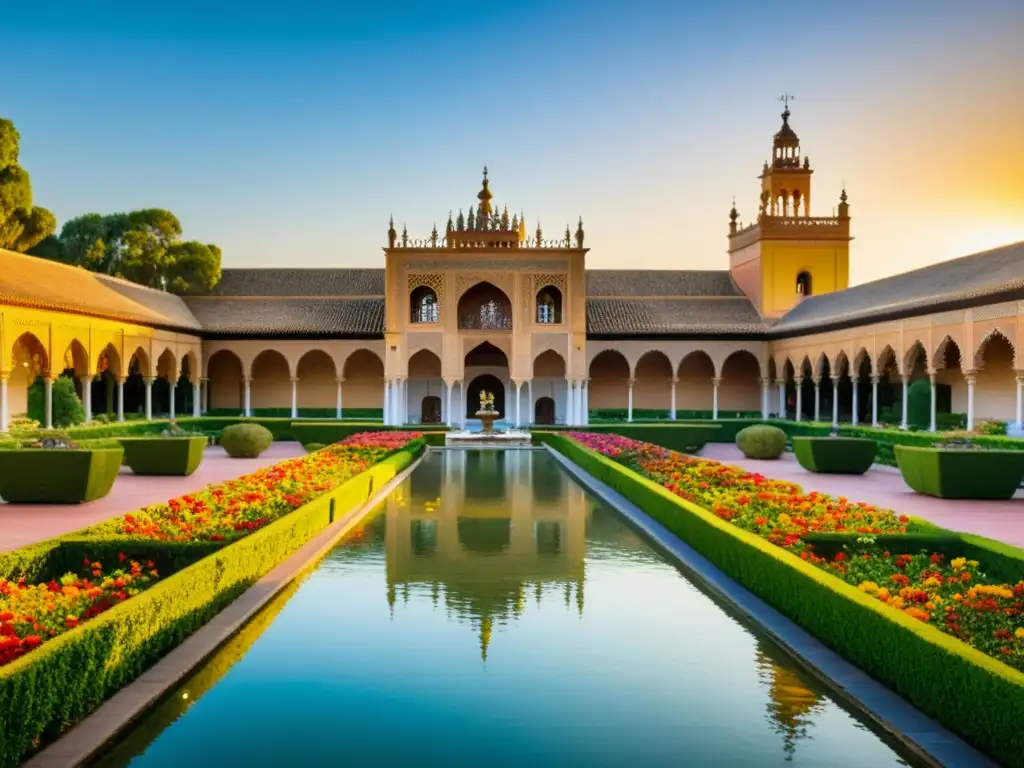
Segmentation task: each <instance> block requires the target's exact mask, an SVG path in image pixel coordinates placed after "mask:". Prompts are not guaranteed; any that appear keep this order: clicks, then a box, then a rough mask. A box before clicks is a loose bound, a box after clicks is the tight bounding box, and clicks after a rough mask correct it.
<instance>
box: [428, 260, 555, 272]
mask: <svg viewBox="0 0 1024 768" xmlns="http://www.w3.org/2000/svg"><path fill="white" fill-rule="evenodd" d="M413 263H414V264H415V266H416V269H417V270H423V271H426V270H437V269H450V270H481V269H493V270H500V271H504V270H509V269H514V270H517V271H521V270H537V271H545V270H549V271H555V270H559V269H568V268H569V262H568V261H524V260H520V259H517V258H515V257H512V258H508V259H473V260H472V261H466V260H456V259H424V260H422V261H420V260H419V259H417V260H416V261H415V262H413Z"/></svg>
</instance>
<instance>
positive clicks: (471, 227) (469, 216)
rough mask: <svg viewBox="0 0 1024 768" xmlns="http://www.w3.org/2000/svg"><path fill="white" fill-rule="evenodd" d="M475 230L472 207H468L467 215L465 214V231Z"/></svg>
mask: <svg viewBox="0 0 1024 768" xmlns="http://www.w3.org/2000/svg"><path fill="white" fill-rule="evenodd" d="M474 229H476V214H475V213H474V212H473V206H472V205H471V206H469V213H468V214H466V231H467V232H472V231H473V230H474Z"/></svg>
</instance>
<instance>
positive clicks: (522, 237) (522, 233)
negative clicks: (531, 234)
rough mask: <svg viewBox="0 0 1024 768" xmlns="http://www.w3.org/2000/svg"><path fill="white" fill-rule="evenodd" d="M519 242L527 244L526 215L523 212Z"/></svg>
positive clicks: (520, 217) (520, 216) (520, 219)
mask: <svg viewBox="0 0 1024 768" xmlns="http://www.w3.org/2000/svg"><path fill="white" fill-rule="evenodd" d="M519 242H520V243H525V242H526V215H525V214H524V213H523V212H522V211H520V212H519ZM537 245H540V243H537Z"/></svg>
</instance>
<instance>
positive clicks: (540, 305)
mask: <svg viewBox="0 0 1024 768" xmlns="http://www.w3.org/2000/svg"><path fill="white" fill-rule="evenodd" d="M535 319H536V322H537V323H538V324H539V325H549V324H557V323H561V322H562V292H561V291H560V290H559V289H558V288H557V287H556V286H554V285H545V286H544V287H543V288H541V289H540V290H539V291H537V296H536V317H535Z"/></svg>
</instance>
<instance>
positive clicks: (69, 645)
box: [0, 440, 423, 768]
mask: <svg viewBox="0 0 1024 768" xmlns="http://www.w3.org/2000/svg"><path fill="white" fill-rule="evenodd" d="M422 449H423V443H422V441H419V440H417V441H413V443H410V445H409V446H408V447H407V448H406V449H405V450H402V451H400V452H398V453H396V454H394V455H392V456H391V457H389V458H387V459H385V460H384V461H382V462H381V463H379V464H377V465H375V466H374V467H371V468H370V469H368V470H366V471H365V472H363V473H361V474H359V475H356V476H355V477H353V478H350V479H349V480H347V481H346V482H344V483H342V484H341V485H340V486H338V487H337V488H335V489H334V490H332V491H329V492H328V493H326V494H324V495H323V496H321V497H319V498H317V499H314V500H313V501H311V502H309V503H308V504H306V505H304V506H302V507H300V508H299V509H297V510H295V511H294V512H292V513H291V514H289V515H286V516H285V517H283V518H281V519H280V520H277V521H275V522H274V523H271V524H270V525H268V526H267V527H266V528H262V529H260V530H258V531H256V532H255V533H253V534H251V535H249V536H246V537H245V538H243V539H239V540H238V541H235V542H233V543H232V544H230V545H227V546H221V548H219V549H218V550H217V551H215V552H213V553H212V554H210V553H208V552H204V551H203V548H202V547H196V546H194V545H193V546H189V547H187V548H185V550H182V551H181V554H184V555H185V556H184V558H179V562H180V563H181V564H183V565H184V567H183V568H181V569H180V570H178V571H177V572H176V573H173V575H169V576H166V577H165V578H163V579H161V580H160V581H158V582H156V583H155V584H154V585H153V586H151V587H149V588H148V589H147V590H146V591H144V592H142V593H141V594H139V595H136V596H135V597H132V598H131V599H129V600H126V601H125V602H123V603H120V604H118V605H116V606H114V607H113V608H111V609H110V610H108V611H105V612H104V613H102V614H100V615H99V616H97V617H95V618H93V619H90V620H89V621H88V622H86V623H84V624H82V625H81V626H80V627H78V628H76V629H75V630H74V631H72V632H67V633H65V634H62V635H58V636H57V637H55V638H53V639H52V640H50V641H48V642H47V643H45V644H44V645H43V646H42V647H40V648H39V649H38V650H36V651H34V652H32V653H30V654H26V655H25V656H22V657H20V658H18V659H16V660H15V661H13V662H11V663H10V664H7V665H5V666H3V667H0V733H3V739H2V740H0V768H8V767H10V768H13V766H16V765H18V764H19V763H20V762H21V761H22V760H23V759H24V758H25V757H26V756H27V755H28V754H30V753H31V752H32V751H33V749H34V748H35V747H34V745H35V744H38V743H40V742H41V743H47V742H50V741H53V740H54V739H55V738H57V737H58V736H59V735H60V734H61V733H62V732H63V731H64V730H66V729H67V728H68V727H69V726H71V725H72V724H74V723H76V722H78V721H79V720H81V719H82V718H83V717H85V716H87V715H88V714H89V713H91V712H92V711H93V710H95V709H96V708H97V707H98V706H99V705H100V704H102V703H103V701H104V700H106V699H107V698H109V697H110V696H111V695H113V694H114V693H115V692H117V691H118V690H119V689H121V688H123V687H124V686H125V685H127V684H128V683H130V682H131V681H132V680H134V679H135V678H136V677H138V676H139V675H140V674H142V672H144V671H145V670H146V669H147V668H148V667H149V666H151V665H152V664H153V663H154V662H156V661H157V660H158V659H159V658H161V657H162V656H164V655H165V654H166V653H168V652H169V651H170V650H172V649H173V648H174V647H176V646H177V645H179V644H180V643H181V642H182V641H183V640H184V639H185V638H187V637H188V636H189V635H190V634H192V633H193V632H194V631H195V630H197V629H198V628H199V627H201V626H202V625H203V624H205V623H206V622H207V621H209V619H210V618H211V617H213V616H214V615H215V614H216V613H217V612H219V611H220V610H221V609H223V608H224V607H225V606H226V605H227V604H228V603H230V602H231V601H232V600H234V599H235V598H236V597H237V596H238V595H240V594H241V593H242V592H244V591H245V590H246V589H247V588H248V587H250V586H251V585H252V584H254V583H255V582H256V581H258V580H259V579H260V578H261V577H262V576H264V575H265V574H266V573H268V572H269V571H270V570H271V569H273V568H274V567H275V566H277V565H278V564H279V563H280V562H282V561H283V560H285V559H286V558H287V557H289V556H290V555H291V554H293V553H294V552H295V551H296V550H298V549H299V547H301V546H302V545H303V544H305V543H306V542H307V541H309V540H310V539H312V538H313V537H314V536H315V535H316V534H318V533H319V532H320V531H321V530H323V529H324V528H326V527H327V526H328V525H330V524H331V523H332V522H334V520H335V519H336V518H337V517H339V516H341V515H343V514H345V513H346V512H347V511H349V510H351V509H353V508H355V507H356V506H358V505H359V504H362V503H364V502H365V501H366V500H367V499H369V498H370V497H371V496H372V495H373V494H374V493H375V492H376V490H377V489H379V488H380V487H381V486H382V485H384V484H385V483H387V482H388V481H390V480H391V479H392V478H393V477H394V476H395V475H396V474H398V473H399V472H401V471H402V470H403V469H404V468H405V467H407V466H408V465H409V464H410V463H411V462H412V461H413V459H414V458H415V457H416V456H417V455H419V453H420V452H421V451H422ZM179 546H180V545H175V544H165V545H163V546H161V545H160V543H159V542H152V541H145V542H142V541H139V540H138V539H130V538H120V537H103V538H100V537H96V538H91V537H86V538H74V537H71V536H68V537H62V538H61V539H59V540H55V541H52V542H44V543H43V544H40V545H35V546H34V547H31V548H29V549H30V550H31V551H32V552H31V553H30V554H28V555H27V556H25V555H23V556H22V558H23V559H22V565H23V566H27V567H30V568H34V569H36V570H34V571H31V573H32V575H33V577H34V578H37V579H40V580H45V579H46V578H54V577H59V575H60V573H61V571H60V567H59V566H60V565H61V564H62V563H63V562H64V559H65V558H75V557H78V558H79V560H78V562H79V563H81V558H82V557H89V558H96V557H97V556H106V557H107V558H108V559H109V558H110V557H111V556H113V557H115V558H116V554H117V552H124V553H125V554H129V553H130V552H134V551H137V552H139V553H140V555H139V556H140V557H141V556H148V555H143V554H142V553H143V552H146V553H148V552H149V551H151V550H152V551H154V552H155V553H156V555H157V556H156V557H152V558H151V559H154V561H157V562H158V564H159V561H158V558H159V557H160V556H163V557H164V558H173V557H175V556H176V554H177V553H178V547H179ZM55 550H56V551H55ZM186 550H187V551H186ZM83 553H84V554H83ZM204 554H206V556H203V555H204ZM13 556H16V553H8V554H6V555H4V556H3V557H0V564H4V563H5V564H6V565H0V568H5V569H6V570H11V564H12V560H13ZM191 558H199V559H196V560H194V561H193V562H191V563H188V564H185V563H186V562H187V561H188V560H189V559H191ZM70 561H71V562H73V559H72V560H70ZM54 566H58V568H57V570H56V571H49V572H48V571H47V569H48V568H50V567H54Z"/></svg>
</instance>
